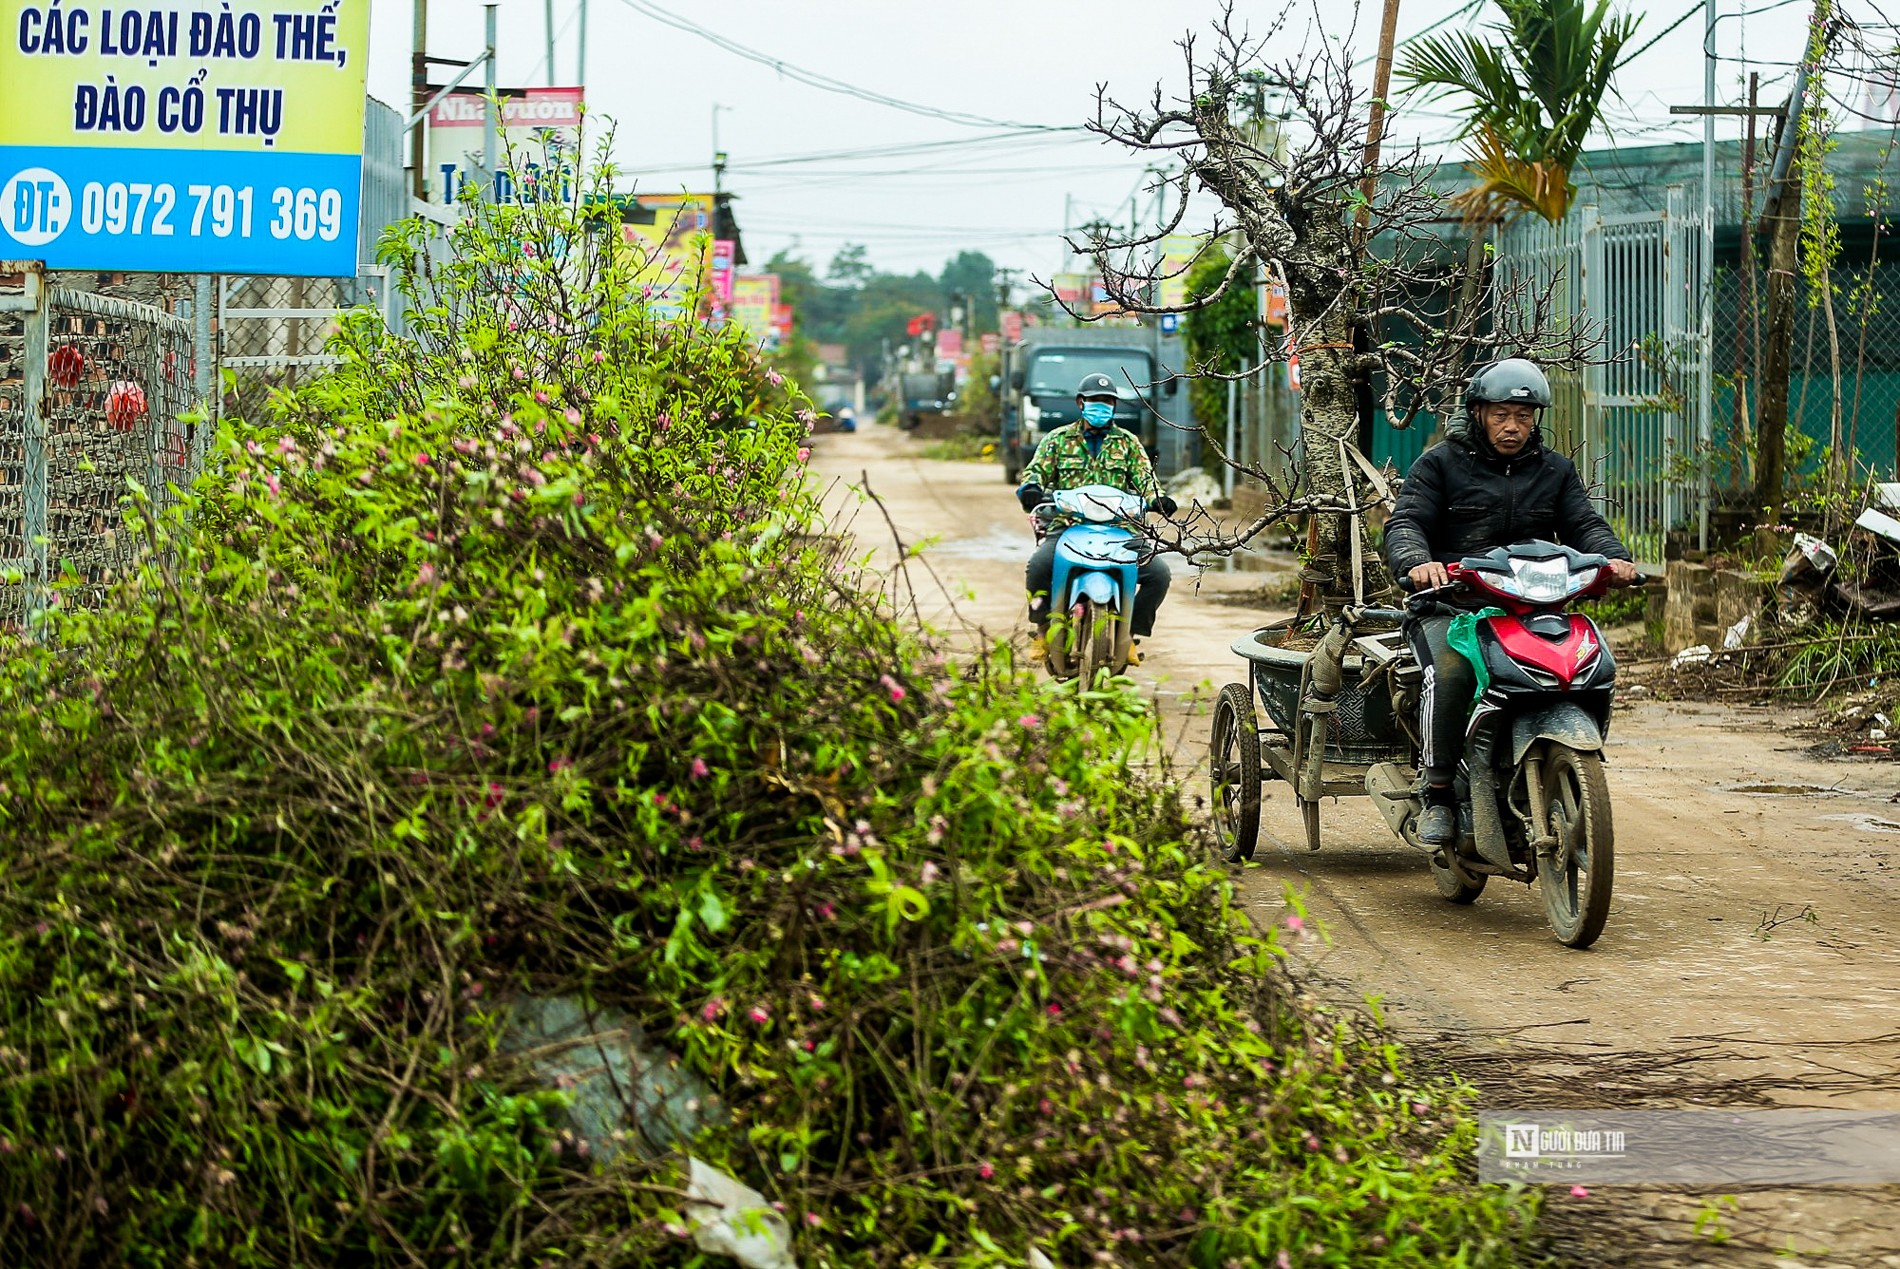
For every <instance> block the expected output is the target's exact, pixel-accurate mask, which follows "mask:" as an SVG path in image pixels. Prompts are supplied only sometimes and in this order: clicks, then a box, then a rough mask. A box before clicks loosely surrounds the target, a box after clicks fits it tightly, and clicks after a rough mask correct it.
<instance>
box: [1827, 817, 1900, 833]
mask: <svg viewBox="0 0 1900 1269" xmlns="http://www.w3.org/2000/svg"><path fill="white" fill-rule="evenodd" d="M1821 818H1822V819H1824V820H1834V821H1836V822H1838V823H1842V824H1852V825H1853V826H1854V827H1855V828H1857V829H1859V830H1860V831H1861V832H1863V833H1889V834H1891V833H1900V824H1896V823H1894V822H1893V821H1892V820H1883V819H1881V818H1880V817H1879V816H1875V815H1823V816H1822V817H1821Z"/></svg>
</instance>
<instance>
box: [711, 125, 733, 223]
mask: <svg viewBox="0 0 1900 1269" xmlns="http://www.w3.org/2000/svg"><path fill="white" fill-rule="evenodd" d="M731 109H732V107H731V106H722V105H720V104H719V103H718V102H716V101H715V102H714V103H713V107H712V143H713V147H712V154H713V161H712V169H713V210H714V211H717V210H718V209H719V196H720V195H721V194H723V193H724V192H725V177H726V152H725V151H724V150H722V149H720V148H719V112H720V111H722V110H731Z"/></svg>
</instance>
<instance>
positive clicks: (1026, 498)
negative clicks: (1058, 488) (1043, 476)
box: [1016, 485, 1049, 511]
mask: <svg viewBox="0 0 1900 1269" xmlns="http://www.w3.org/2000/svg"><path fill="white" fill-rule="evenodd" d="M1016 501H1017V502H1020V503H1022V504H1023V510H1024V511H1034V510H1035V509H1036V508H1037V507H1039V506H1041V505H1042V504H1043V503H1045V502H1047V501H1049V495H1048V494H1047V493H1045V492H1043V488H1042V486H1041V485H1024V486H1023V487H1022V488H1021V489H1018V490H1017V491H1016Z"/></svg>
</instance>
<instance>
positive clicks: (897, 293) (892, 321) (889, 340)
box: [765, 243, 997, 384]
mask: <svg viewBox="0 0 1900 1269" xmlns="http://www.w3.org/2000/svg"><path fill="white" fill-rule="evenodd" d="M765 269H766V271H767V272H768V273H776V274H778V276H779V279H780V281H779V286H780V295H781V296H782V297H783V299H784V301H785V302H786V303H789V304H790V305H791V306H792V312H793V315H794V318H793V320H794V321H795V323H796V327H795V329H796V335H795V340H796V341H797V342H798V343H800V344H804V343H811V344H843V345H844V346H845V350H846V357H847V358H848V360H849V361H850V363H851V365H852V367H853V368H854V369H856V370H857V371H858V372H859V373H861V374H863V375H864V376H865V380H866V382H868V383H871V384H875V383H877V382H878V381H879V380H880V379H882V378H883V376H884V374H885V371H886V367H885V363H884V358H885V356H886V353H887V350H888V351H889V352H890V353H891V354H893V355H894V354H895V351H896V349H898V348H899V347H900V346H901V345H903V344H905V343H907V342H911V340H912V336H911V335H910V333H909V328H910V323H911V321H912V319H914V318H915V317H917V315H918V314H920V313H930V314H933V315H935V317H936V319H937V324H938V325H939V326H940V327H941V326H947V325H948V324H949V321H950V310H951V307H952V305H955V304H967V305H968V306H969V313H970V316H969V318H968V326H967V329H968V330H969V332H970V333H972V334H976V335H981V334H985V333H987V332H990V331H994V330H996V329H997V293H996V264H995V262H994V261H992V260H991V259H990V258H989V257H988V256H987V255H984V254H983V253H982V252H980V251H960V252H958V253H957V254H956V256H954V257H953V258H951V259H950V260H949V261H947V262H946V263H945V264H944V266H943V270H942V272H940V273H939V274H937V276H935V277H932V276H931V275H930V274H928V273H925V272H924V271H922V270H921V269H920V270H918V271H917V272H916V273H912V274H901V273H883V272H880V271H879V270H878V269H876V268H875V267H874V266H873V265H872V264H871V261H870V256H869V252H867V251H866V249H865V248H864V246H863V245H862V244H861V243H846V244H845V245H844V246H842V247H840V248H839V249H838V251H837V254H835V255H833V256H832V257H831V262H830V264H828V265H827V266H826V267H825V271H824V274H823V276H820V275H819V273H818V271H817V270H816V269H815V268H814V267H813V266H812V264H811V262H810V261H808V260H806V259H805V258H804V257H803V256H802V255H801V254H798V253H797V248H795V247H794V248H789V249H787V250H784V251H780V252H779V253H778V254H777V255H775V256H773V257H772V259H771V260H770V261H769V262H768V263H767V264H766V266H765ZM959 297H968V298H967V300H965V299H960V298H959Z"/></svg>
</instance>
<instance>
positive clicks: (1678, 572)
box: [1663, 560, 1715, 652]
mask: <svg viewBox="0 0 1900 1269" xmlns="http://www.w3.org/2000/svg"><path fill="white" fill-rule="evenodd" d="M1664 584H1665V588H1666V591H1667V593H1666V595H1665V598H1664V601H1663V646H1664V648H1665V650H1666V651H1669V652H1680V651H1681V650H1682V649H1684V648H1687V647H1691V646H1693V645H1695V644H1696V643H1698V642H1700V640H1699V639H1698V638H1697V637H1696V626H1697V625H1698V624H1713V623H1714V621H1715V586H1714V582H1713V581H1712V579H1711V576H1710V570H1709V568H1708V567H1707V566H1706V565H1702V564H1691V563H1689V562H1688V561H1687V560H1671V561H1669V566H1668V569H1667V571H1666V572H1665V573H1664Z"/></svg>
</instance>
